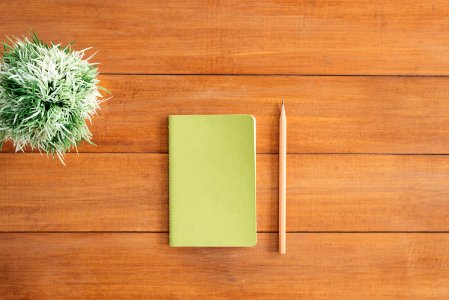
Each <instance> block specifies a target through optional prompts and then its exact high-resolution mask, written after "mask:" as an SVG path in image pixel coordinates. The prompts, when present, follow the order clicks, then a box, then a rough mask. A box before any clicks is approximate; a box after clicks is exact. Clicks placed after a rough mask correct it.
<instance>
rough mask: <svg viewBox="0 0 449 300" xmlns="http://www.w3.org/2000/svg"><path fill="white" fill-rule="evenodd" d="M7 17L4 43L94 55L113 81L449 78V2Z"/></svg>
mask: <svg viewBox="0 0 449 300" xmlns="http://www.w3.org/2000/svg"><path fill="white" fill-rule="evenodd" d="M0 12H1V17H0V35H1V36H5V35H19V36H20V35H22V34H24V33H25V32H27V31H29V30H34V31H36V32H37V33H39V34H40V36H41V37H42V38H44V39H46V40H52V41H55V42H62V43H68V42H71V41H77V43H76V48H79V49H81V48H85V47H91V46H92V47H94V48H95V50H99V51H100V52H99V53H98V55H97V61H98V62H101V71H102V72H108V73H111V72H113V73H146V74H155V73H156V74H175V73H176V74H181V73H184V74H193V73H194V74H212V73H214V74H217V73H221V74H222V73H226V74H421V75H448V74H449V56H448V55H447V53H448V52H449V27H448V26H447V19H448V17H449V3H448V2H447V1H444V0H433V1H428V0H416V1H406V0H398V1H388V0H382V1H370V0H361V1H345V0H337V1H335V0H326V1H294V0H282V1H270V0H261V1H250V2H248V1H239V0H226V1H208V0H201V1H197V0H188V1H185V0H169V1H167V0H157V1H150V2H149V1H145V0H129V1H115V0H102V1H92V0H76V1H63V2H62V3H61V1H54V0H46V1H41V0H28V1H1V2H0ZM43 12H45V13H43Z"/></svg>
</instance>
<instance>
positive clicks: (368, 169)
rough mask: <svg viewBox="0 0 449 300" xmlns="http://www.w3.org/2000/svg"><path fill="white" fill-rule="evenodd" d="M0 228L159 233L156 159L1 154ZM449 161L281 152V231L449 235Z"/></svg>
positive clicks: (266, 166)
mask: <svg viewBox="0 0 449 300" xmlns="http://www.w3.org/2000/svg"><path fill="white" fill-rule="evenodd" d="M277 167H278V161H277V155H258V157H257V216H258V230H259V231H271V232H277V226H278V217H277V215H278V193H277V187H278V182H277V176H278V175H277V174H278V169H277ZM0 169H1V170H2V172H1V173H0V188H1V190H2V194H1V198H0V211H1V214H0V230H1V231H164V232H165V231H167V230H168V229H167V228H168V219H167V218H168V216H167V214H168V206H167V205H168V195H167V194H168V190H167V189H168V188H167V186H168V183H167V180H168V174H167V172H168V171H167V156H166V155H164V154H98V153H97V154H80V156H79V157H78V156H76V155H75V154H72V155H68V156H67V167H64V166H62V165H61V164H60V163H59V161H58V160H57V159H55V160H51V159H50V160H49V159H47V158H45V157H41V156H40V155H38V154H21V155H17V154H2V155H0ZM448 198H449V156H435V155H432V156H421V155H420V156H410V155H406V156H401V155H399V156H398V155H386V156H385V155H372V156H371V155H289V156H288V158H287V230H288V231H290V232H291V231H448V230H449V224H448V222H447V220H448V219H449V202H448V201H447V199H448Z"/></svg>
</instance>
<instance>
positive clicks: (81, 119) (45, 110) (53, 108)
mask: <svg viewBox="0 0 449 300" xmlns="http://www.w3.org/2000/svg"><path fill="white" fill-rule="evenodd" d="M9 41H10V42H11V45H9V44H7V43H3V48H4V52H3V53H2V58H1V60H0V146H1V144H3V142H5V141H7V140H10V141H12V142H13V144H14V146H15V149H16V151H24V150H25V147H27V146H29V147H31V149H38V150H39V151H40V152H46V153H47V154H51V155H54V154H56V155H57V156H58V157H59V159H60V160H61V162H62V163H64V153H65V152H67V151H70V149H72V147H75V149H77V148H76V147H77V145H78V144H79V143H80V142H81V141H83V140H84V141H87V142H88V143H92V142H91V138H92V134H91V132H90V131H89V128H88V126H87V124H86V120H89V121H91V116H93V115H94V114H96V110H97V109H98V108H99V104H100V103H101V102H102V101H103V100H101V98H102V95H101V94H100V91H99V90H105V89H104V88H102V87H100V86H98V83H99V80H98V79H97V75H98V69H97V66H96V64H94V63H90V62H89V59H90V58H91V57H92V56H91V57H89V58H87V59H84V55H85V51H86V50H88V49H84V50H81V51H75V50H73V49H72V47H71V45H68V46H65V47H61V45H59V44H53V43H50V44H46V43H44V42H42V41H40V40H39V39H38V37H37V36H36V35H35V34H33V36H32V38H31V39H28V38H27V37H24V38H23V39H19V38H14V39H9Z"/></svg>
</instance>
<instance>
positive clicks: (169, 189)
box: [167, 116, 172, 245]
mask: <svg viewBox="0 0 449 300" xmlns="http://www.w3.org/2000/svg"><path fill="white" fill-rule="evenodd" d="M170 123H171V117H170V116H168V128H167V130H168V138H167V143H168V145H167V146H168V147H167V148H168V240H169V244H170V245H171V239H170V232H171V229H172V224H171V222H172V217H171V209H170V206H171V205H170V202H171V199H172V198H171V185H172V181H171V173H172V172H171V168H172V164H171V161H170V155H171V153H172V152H171V148H170V144H171V143H170V139H171V135H170V126H171V124H170Z"/></svg>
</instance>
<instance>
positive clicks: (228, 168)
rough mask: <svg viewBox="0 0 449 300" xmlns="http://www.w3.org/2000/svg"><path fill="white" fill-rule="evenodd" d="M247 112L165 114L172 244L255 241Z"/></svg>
mask: <svg viewBox="0 0 449 300" xmlns="http://www.w3.org/2000/svg"><path fill="white" fill-rule="evenodd" d="M255 122H256V121H255V118H254V117H253V116H251V115H171V116H169V227H170V228H169V229H170V246H172V247H250V246H254V245H255V244H256V240H257V228H256V139H255V136H256V134H255V130H256V124H255Z"/></svg>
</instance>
